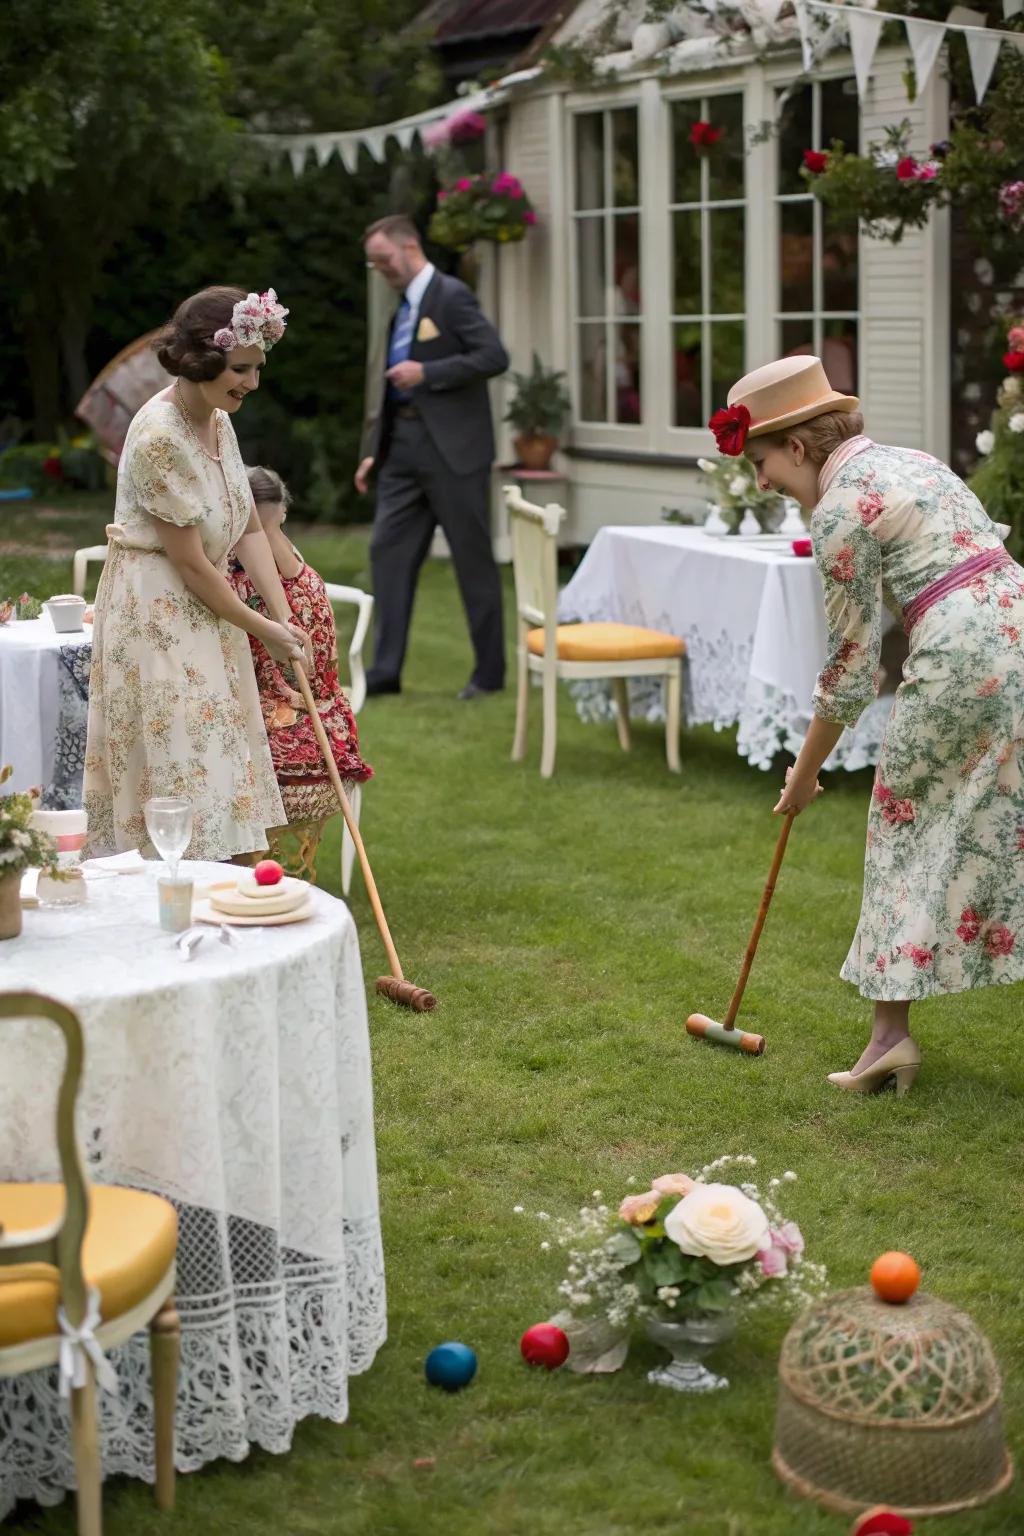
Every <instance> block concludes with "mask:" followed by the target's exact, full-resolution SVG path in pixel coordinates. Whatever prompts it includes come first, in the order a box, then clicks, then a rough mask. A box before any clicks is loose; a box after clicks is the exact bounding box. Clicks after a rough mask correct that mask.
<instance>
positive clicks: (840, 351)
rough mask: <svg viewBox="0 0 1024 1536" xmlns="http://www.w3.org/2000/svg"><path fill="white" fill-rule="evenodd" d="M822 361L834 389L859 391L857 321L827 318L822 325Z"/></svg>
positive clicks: (851, 391) (845, 393)
mask: <svg viewBox="0 0 1024 1536" xmlns="http://www.w3.org/2000/svg"><path fill="white" fill-rule="evenodd" d="M822 331H823V333H824V334H823V337H822V343H821V361H822V363H823V365H824V368H825V375H826V377H827V379H828V381H829V383H830V384H831V385H832V388H833V389H838V391H839V393H840V394H841V395H855V394H856V393H857V322H856V320H826V321H825V322H824V324H823V325H822Z"/></svg>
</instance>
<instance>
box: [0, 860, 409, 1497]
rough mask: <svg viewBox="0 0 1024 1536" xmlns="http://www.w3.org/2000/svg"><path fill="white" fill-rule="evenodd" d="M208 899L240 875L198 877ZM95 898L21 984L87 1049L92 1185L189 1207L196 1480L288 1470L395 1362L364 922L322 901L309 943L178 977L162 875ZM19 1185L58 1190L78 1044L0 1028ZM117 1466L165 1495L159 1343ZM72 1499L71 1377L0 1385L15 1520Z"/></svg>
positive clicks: (114, 1402)
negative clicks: (384, 1349)
mask: <svg viewBox="0 0 1024 1536" xmlns="http://www.w3.org/2000/svg"><path fill="white" fill-rule="evenodd" d="M188 867H191V869H192V870H194V871H195V872H196V874H197V877H198V878H201V879H225V878H230V877H231V874H232V873H234V872H233V871H231V870H229V868H228V867H227V866H225V865H223V864H196V865H192V866H186V865H183V869H185V868H188ZM158 868H159V866H158V865H155V864H150V865H148V866H147V868H146V870H145V871H144V872H143V873H140V874H137V875H119V876H113V877H109V876H108V877H107V878H105V879H103V880H102V881H101V880H96V881H90V884H89V896H88V901H87V903H86V904H85V905H84V906H83V907H81V908H72V909H57V910H36V911H33V910H26V911H25V914H24V917H25V927H24V933H23V935H22V937H21V938H20V939H15V940H11V941H9V942H8V943H7V944H5V945H4V946H3V949H4V953H3V957H2V983H0V984H2V986H3V988H4V989H5V990H18V989H22V988H31V989H33V990H41V991H50V992H52V993H53V994H54V995H55V996H56V997H58V998H60V1000H61V1001H63V1002H66V1003H69V1004H70V1005H71V1006H72V1007H74V1008H75V1009H76V1010H77V1012H78V1014H79V1017H80V1018H81V1020H82V1024H83V1028H84V1034H85V1075H84V1079H83V1084H82V1090H81V1094H80V1097H79V1108H78V1128H79V1136H80V1141H81V1144H82V1146H83V1148H84V1151H85V1156H86V1160H87V1170H88V1173H89V1176H90V1177H91V1178H92V1179H93V1180H95V1181H97V1182H101V1183H114V1182H119V1183H125V1184H130V1185H134V1186H135V1187H137V1188H141V1189H148V1190H153V1191H156V1192H157V1193H159V1194H162V1195H166V1196H168V1197H169V1198H170V1199H172V1200H173V1201H174V1202H175V1204H176V1205H177V1207H178V1211H179V1217H180V1222H181V1233H180V1241H179V1250H178V1290H177V1298H178V1310H179V1312H180V1313H181V1320H182V1372H181V1379H180V1386H179V1394H178V1429H177V1464H178V1467H179V1470H181V1471H193V1470H195V1469H196V1468H198V1467H200V1466H202V1465H203V1464H204V1463H205V1462H208V1461H210V1460H212V1459H214V1458H216V1457H227V1458H229V1459H231V1460H234V1461H238V1460H240V1459H241V1458H242V1457H244V1456H245V1455H246V1453H247V1451H248V1450H249V1448H250V1446H251V1445H254V1444H255V1445H259V1446H262V1447H263V1448H264V1449H266V1450H271V1451H284V1450H287V1448H288V1446H289V1444H290V1442H291V1436H292V1431H293V1428H294V1426H295V1425H296V1423H297V1422H298V1421H299V1420H300V1419H302V1418H304V1417H306V1416H307V1415H309V1414H316V1415H319V1416H321V1417H324V1418H328V1419H331V1420H334V1421H335V1422H339V1423H340V1422H341V1421H342V1420H344V1419H345V1418H346V1416H347V1411H348V1378H349V1377H350V1376H351V1375H353V1374H356V1373H358V1372H361V1371H365V1370H366V1369H367V1368H368V1367H369V1365H370V1364H371V1362H372V1360H373V1358H374V1355H375V1353H376V1351H377V1349H378V1348H379V1346H380V1345H381V1344H382V1342H383V1340H384V1337H385V1332H386V1326H385V1307H384V1270H383V1259H382V1252H381V1240H380V1225H379V1216H378V1203H377V1177H376V1159H375V1151H374V1136H373V1104H372V1091H371V1079H370V1047H369V1038H368V1032H367V1014H366V996H365V990H364V983H363V975H362V967H361V965H360V958H359V945H358V940H357V936H356V929H355V925H354V923H353V921H352V918H351V916H350V914H349V911H348V908H347V907H346V906H345V905H344V903H343V902H341V901H338V900H336V899H335V898H334V897H332V896H329V895H327V894H326V893H324V892H322V891H316V890H314V891H313V893H312V899H313V902H314V904H315V909H316V910H315V915H314V917H313V918H311V919H310V920H309V921H308V922H304V923H296V924H294V925H292V926H287V927H276V928H263V929H241V928H235V929H232V930H231V932H232V935H233V938H234V939H235V940H236V942H235V943H234V944H233V945H232V946H231V947H230V948H229V947H226V946H224V945H223V944H221V943H220V942H219V940H218V936H217V929H216V928H213V927H210V928H208V929H207V930H205V936H204V939H203V942H202V943H201V944H200V946H199V948H198V950H197V952H196V955H195V957H194V959H192V960H191V961H190V962H188V963H187V964H186V963H183V962H182V961H181V960H180V959H178V958H177V951H176V950H175V948H174V941H173V938H172V936H171V935H169V934H166V933H163V932H162V931H161V930H160V929H159V927H158V925H157V921H156V911H157V898H156V889H155V878H156V871H157V870H158ZM0 1029H2V1040H0V1062H2V1069H0V1170H2V1174H3V1177H6V1178H13V1179H51V1178H57V1177H59V1165H58V1164H57V1161H56V1155H55V1148H54V1139H53V1117H54V1106H55V1103H56V1091H57V1086H58V1083H59V1079H60V1070H61V1063H62V1055H63V1044H62V1042H61V1039H60V1036H59V1034H58V1032H57V1031H56V1030H53V1029H51V1028H49V1027H48V1026H47V1025H45V1024H43V1023H39V1022H33V1021H21V1020H18V1021H14V1022H6V1021H5V1022H4V1023H3V1024H2V1025H0ZM111 1358H112V1359H113V1360H114V1362H115V1364H116V1367H117V1372H118V1377H119V1385H120V1393H119V1396H118V1397H116V1398H114V1397H113V1396H112V1395H111V1396H103V1400H102V1404H101V1412H102V1419H103V1432H104V1445H103V1452H104V1469H105V1472H106V1474H107V1475H108V1476H110V1475H112V1474H114V1473H125V1474H127V1475H129V1476H133V1477H141V1478H146V1479H149V1480H152V1476H153V1472H152V1466H153V1459H152V1414H151V1409H150V1399H149V1385H148V1383H149V1362H148V1342H147V1339H146V1336H145V1334H142V1335H139V1336H137V1337H136V1338H135V1339H133V1340H131V1341H130V1342H129V1343H128V1344H126V1345H125V1346H123V1347H122V1348H121V1349H119V1350H115V1351H113V1352H112V1356H111ZM71 1486H73V1467H72V1461H71V1453H70V1439H69V1437H68V1432H67V1423H66V1416H65V1412H64V1410H63V1407H62V1405H61V1404H60V1403H59V1400H58V1396H57V1391H56V1373H55V1372H49V1373H47V1372H37V1373H34V1374H32V1375H26V1376H23V1377H20V1378H14V1379H13V1380H12V1381H7V1382H0V1519H3V1517H4V1515H5V1513H6V1512H7V1511H8V1510H9V1508H10V1506H11V1504H12V1502H13V1500H14V1499H15V1498H19V1497H22V1498H31V1499H34V1500H37V1501H39V1502H42V1503H53V1502H55V1501H56V1500H57V1499H58V1498H60V1497H61V1494H62V1491H63V1490H64V1489H66V1488H68V1487H71Z"/></svg>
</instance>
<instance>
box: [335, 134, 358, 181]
mask: <svg viewBox="0 0 1024 1536" xmlns="http://www.w3.org/2000/svg"><path fill="white" fill-rule="evenodd" d="M338 151H339V153H340V155H341V160H342V164H343V165H344V167H345V169H346V171H348V173H349V175H350V176H354V175H355V173H356V166H357V165H358V164H359V140H358V138H357V137H356V136H355V134H346V135H345V137H344V138H343V139H339V141H338Z"/></svg>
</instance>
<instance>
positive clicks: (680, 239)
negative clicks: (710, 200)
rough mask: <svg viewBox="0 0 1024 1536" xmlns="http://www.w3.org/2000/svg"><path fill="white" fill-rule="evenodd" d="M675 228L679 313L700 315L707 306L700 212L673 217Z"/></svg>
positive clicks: (676, 288) (693, 211)
mask: <svg viewBox="0 0 1024 1536" xmlns="http://www.w3.org/2000/svg"><path fill="white" fill-rule="evenodd" d="M672 217H673V223H674V225H675V231H674V233H675V247H674V249H675V300H674V304H675V313H676V314H677V315H699V314H700V313H701V312H702V310H703V308H704V305H703V303H702V302H701V296H700V212H699V210H697V209H696V208H695V209H693V210H692V211H691V212H690V213H676V214H673V216H672Z"/></svg>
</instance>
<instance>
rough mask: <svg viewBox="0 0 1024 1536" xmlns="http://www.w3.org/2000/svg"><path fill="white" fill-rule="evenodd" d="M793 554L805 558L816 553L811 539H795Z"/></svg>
mask: <svg viewBox="0 0 1024 1536" xmlns="http://www.w3.org/2000/svg"><path fill="white" fill-rule="evenodd" d="M793 553H794V555H804V556H806V555H810V554H813V553H814V545H813V544H812V543H811V541H810V539H794V540H793Z"/></svg>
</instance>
